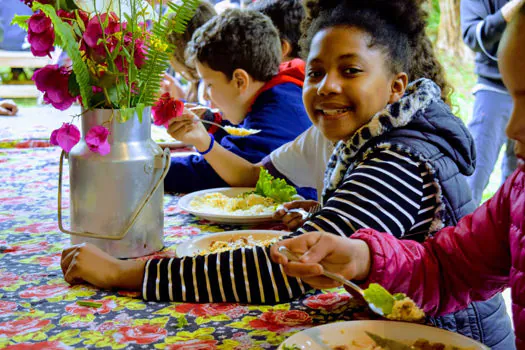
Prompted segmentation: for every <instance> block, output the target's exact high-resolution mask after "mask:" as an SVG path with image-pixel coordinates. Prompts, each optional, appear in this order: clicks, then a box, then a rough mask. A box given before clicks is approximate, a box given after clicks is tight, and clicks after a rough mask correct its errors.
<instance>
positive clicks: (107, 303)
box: [66, 299, 117, 316]
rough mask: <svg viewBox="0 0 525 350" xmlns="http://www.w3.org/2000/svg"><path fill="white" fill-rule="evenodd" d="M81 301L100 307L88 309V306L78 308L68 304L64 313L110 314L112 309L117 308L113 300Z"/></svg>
mask: <svg viewBox="0 0 525 350" xmlns="http://www.w3.org/2000/svg"><path fill="white" fill-rule="evenodd" d="M82 301H88V302H92V303H100V304H102V306H100V307H88V306H80V305H78V304H77V303H73V304H69V305H67V306H66V311H67V312H69V313H70V314H75V315H83V316H85V315H90V314H91V315H93V314H100V315H103V314H107V313H109V312H111V310H113V309H114V308H116V307H117V303H115V300H111V299H110V300H91V299H86V300H82Z"/></svg>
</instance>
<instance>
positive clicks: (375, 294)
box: [364, 283, 425, 322]
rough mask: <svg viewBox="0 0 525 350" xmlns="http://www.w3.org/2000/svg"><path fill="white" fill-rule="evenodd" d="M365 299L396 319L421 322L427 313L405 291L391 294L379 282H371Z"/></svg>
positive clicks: (390, 317) (392, 318)
mask: <svg viewBox="0 0 525 350" xmlns="http://www.w3.org/2000/svg"><path fill="white" fill-rule="evenodd" d="M364 297H365V300H366V301H367V302H369V303H372V304H374V305H375V306H377V307H378V308H380V309H381V310H383V314H384V316H385V317H386V318H388V319H390V320H396V321H407V322H421V321H423V320H424V318H425V313H424V312H423V310H421V309H420V308H419V307H418V306H417V305H416V304H415V303H414V301H413V300H412V299H410V298H409V297H407V296H406V295H405V294H403V293H397V294H394V295H392V294H390V292H389V291H387V290H386V289H385V288H383V287H382V286H381V285H379V284H377V283H370V285H369V286H368V288H367V289H365V293H364Z"/></svg>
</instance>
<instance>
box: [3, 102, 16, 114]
mask: <svg viewBox="0 0 525 350" xmlns="http://www.w3.org/2000/svg"><path fill="white" fill-rule="evenodd" d="M17 112H18V106H17V105H16V103H15V102H14V101H13V100H2V101H0V115H15V114H16V113H17Z"/></svg>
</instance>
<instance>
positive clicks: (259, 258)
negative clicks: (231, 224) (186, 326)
mask: <svg viewBox="0 0 525 350" xmlns="http://www.w3.org/2000/svg"><path fill="white" fill-rule="evenodd" d="M309 289H310V287H309V286H308V285H303V283H302V282H301V280H299V279H297V278H293V277H288V276H286V274H285V273H284V271H283V268H282V266H281V265H279V264H276V263H274V262H272V260H271V259H270V252H269V248H263V247H255V248H252V249H244V248H242V249H237V250H234V251H227V252H223V253H218V254H210V255H205V256H197V257H185V258H182V259H181V258H171V259H153V260H148V262H147V263H146V267H145V269H144V281H143V286H142V297H143V298H144V299H145V300H156V301H182V302H197V303H198V302H206V303H209V302H214V303H218V302H237V303H248V304H276V303H282V302H286V301H289V300H292V299H294V298H297V297H298V296H300V295H303V294H305V293H306V291H307V290H309Z"/></svg>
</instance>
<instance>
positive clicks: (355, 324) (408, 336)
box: [278, 321, 489, 350]
mask: <svg viewBox="0 0 525 350" xmlns="http://www.w3.org/2000/svg"><path fill="white" fill-rule="evenodd" d="M365 331H369V332H372V333H375V334H377V335H380V336H382V337H386V338H390V339H394V340H399V341H408V342H415V341H416V340H417V339H426V340H428V341H430V342H440V343H443V344H445V345H452V346H457V347H461V348H470V349H476V350H489V348H488V347H486V346H485V345H483V344H481V343H478V342H477V341H475V340H472V339H470V338H467V337H465V336H462V335H460V334H457V333H452V332H449V331H445V330H443V329H439V328H435V327H430V326H424V325H420V324H415V323H407V322H394V321H347V322H337V323H330V324H325V325H322V326H318V327H313V328H309V329H306V330H304V331H302V332H299V333H297V334H294V335H293V336H291V337H290V338H288V339H286V340H285V341H284V342H283V343H282V344H281V345H280V346H279V348H278V349H283V346H284V345H287V346H292V345H296V346H297V347H299V348H300V349H310V350H318V349H324V350H328V349H331V348H332V347H333V346H337V345H345V344H351V341H352V340H355V341H363V342H366V341H368V339H370V338H369V337H368V336H367V335H366V333H365ZM372 344H373V343H372Z"/></svg>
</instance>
